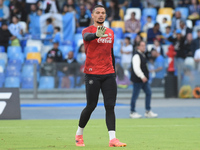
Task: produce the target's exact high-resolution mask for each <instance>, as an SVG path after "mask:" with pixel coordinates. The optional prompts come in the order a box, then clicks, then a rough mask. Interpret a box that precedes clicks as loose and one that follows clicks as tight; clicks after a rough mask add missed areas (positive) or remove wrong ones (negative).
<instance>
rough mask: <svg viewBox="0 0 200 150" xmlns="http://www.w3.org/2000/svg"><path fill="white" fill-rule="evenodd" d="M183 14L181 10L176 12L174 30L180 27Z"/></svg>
mask: <svg viewBox="0 0 200 150" xmlns="http://www.w3.org/2000/svg"><path fill="white" fill-rule="evenodd" d="M181 19H183V18H182V16H181V12H180V11H176V12H175V16H174V17H173V18H172V31H174V30H176V29H180V21H181Z"/></svg>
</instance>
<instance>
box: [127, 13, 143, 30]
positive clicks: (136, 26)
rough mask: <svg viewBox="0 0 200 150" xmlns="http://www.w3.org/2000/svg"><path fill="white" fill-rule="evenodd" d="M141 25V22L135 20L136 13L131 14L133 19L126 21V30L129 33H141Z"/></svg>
mask: <svg viewBox="0 0 200 150" xmlns="http://www.w3.org/2000/svg"><path fill="white" fill-rule="evenodd" d="M140 28H141V24H140V21H139V20H137V19H135V12H132V13H131V18H130V19H129V20H127V21H125V30H126V32H128V33H138V32H140Z"/></svg>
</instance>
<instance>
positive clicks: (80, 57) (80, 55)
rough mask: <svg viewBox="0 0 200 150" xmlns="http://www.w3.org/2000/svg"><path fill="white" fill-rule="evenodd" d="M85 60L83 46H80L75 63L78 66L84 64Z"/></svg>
mask: <svg viewBox="0 0 200 150" xmlns="http://www.w3.org/2000/svg"><path fill="white" fill-rule="evenodd" d="M85 59H86V54H85V47H84V44H81V46H80V47H79V50H78V55H77V62H78V63H80V64H84V63H85Z"/></svg>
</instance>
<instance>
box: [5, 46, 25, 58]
mask: <svg viewBox="0 0 200 150" xmlns="http://www.w3.org/2000/svg"><path fill="white" fill-rule="evenodd" d="M16 53H22V48H21V47H20V46H8V51H7V54H8V58H10V57H12V55H13V54H16Z"/></svg>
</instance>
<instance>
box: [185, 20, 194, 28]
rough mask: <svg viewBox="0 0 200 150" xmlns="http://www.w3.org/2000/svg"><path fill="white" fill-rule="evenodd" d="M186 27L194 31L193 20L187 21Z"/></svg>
mask: <svg viewBox="0 0 200 150" xmlns="http://www.w3.org/2000/svg"><path fill="white" fill-rule="evenodd" d="M186 25H187V27H188V28H190V29H192V28H193V24H192V20H186Z"/></svg>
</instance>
